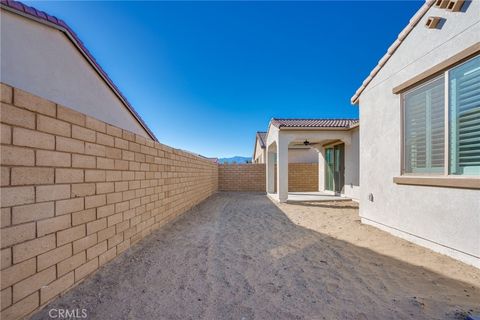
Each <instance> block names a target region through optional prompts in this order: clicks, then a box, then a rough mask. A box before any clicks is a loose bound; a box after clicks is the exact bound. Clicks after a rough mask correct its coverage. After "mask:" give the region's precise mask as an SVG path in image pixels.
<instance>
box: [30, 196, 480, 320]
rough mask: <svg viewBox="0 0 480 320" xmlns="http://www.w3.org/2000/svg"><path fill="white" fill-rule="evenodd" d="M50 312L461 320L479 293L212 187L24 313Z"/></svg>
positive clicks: (257, 200) (259, 201) (475, 308)
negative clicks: (88, 273) (119, 252)
mask: <svg viewBox="0 0 480 320" xmlns="http://www.w3.org/2000/svg"><path fill="white" fill-rule="evenodd" d="M332 210H335V209H332ZM418 274H421V275H422V277H421V278H420V279H423V280H421V281H419V280H418V279H419V277H415V278H413V277H411V275H418ZM52 308H57V309H58V308H67V309H76V308H79V309H82V308H85V309H86V310H87V313H88V319H462V318H464V317H465V315H466V314H467V313H468V312H480V289H479V288H477V287H475V286H472V285H471V284H467V283H464V282H461V281H456V280H453V279H449V278H448V277H445V276H442V275H439V274H436V273H434V272H432V271H429V270H426V269H424V268H422V267H418V266H414V265H411V264H408V263H405V262H402V261H399V260H396V259H392V258H391V257H387V256H384V255H381V254H378V253H376V252H374V251H372V250H369V249H366V248H362V247H358V246H355V245H352V244H351V243H348V242H345V241H341V240H337V239H334V238H332V237H329V236H327V235H325V234H322V233H319V232H316V231H313V230H310V229H307V228H304V227H300V226H298V225H296V224H294V223H292V221H291V220H290V219H289V218H288V217H287V216H286V215H285V214H284V213H283V212H282V211H281V210H280V209H279V208H278V207H277V206H276V205H274V204H273V203H272V202H271V201H270V200H269V199H268V198H267V197H266V196H265V195H261V194H247V193H219V194H217V195H214V196H213V197H211V198H210V199H209V200H207V201H205V202H204V203H202V204H200V205H199V206H197V207H196V208H194V209H192V210H190V211H189V212H188V213H186V214H185V215H184V216H182V217H181V218H180V219H179V220H177V221H175V222H173V223H171V224H169V225H167V226H165V227H163V228H161V229H159V230H157V231H155V232H153V233H152V234H151V235H150V236H149V237H147V238H146V239H144V240H143V241H141V242H140V243H139V244H138V245H136V246H134V247H133V248H131V249H130V250H128V251H127V252H126V253H125V254H123V255H122V256H120V257H119V258H117V259H116V260H114V261H113V262H111V263H109V264H108V265H106V266H105V267H103V268H102V269H100V270H99V271H98V272H97V273H96V274H95V275H94V276H92V277H91V278H89V279H87V280H86V281H85V282H83V283H81V284H80V285H78V286H77V287H75V288H74V289H72V290H71V291H69V292H68V293H66V294H65V295H64V296H62V297H60V298H59V299H57V300H55V301H54V302H53V303H51V304H50V305H48V306H46V307H45V308H44V309H43V310H42V311H40V312H39V313H37V314H35V315H34V316H33V317H32V319H48V318H49V317H48V311H49V310H50V309H52Z"/></svg>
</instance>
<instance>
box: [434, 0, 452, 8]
mask: <svg viewBox="0 0 480 320" xmlns="http://www.w3.org/2000/svg"><path fill="white" fill-rule="evenodd" d="M449 2H450V0H437V1H435V7H437V8H440V9H445V8H446V7H447V6H448V3H449Z"/></svg>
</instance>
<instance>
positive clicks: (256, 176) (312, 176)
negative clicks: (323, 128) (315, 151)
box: [218, 163, 318, 192]
mask: <svg viewBox="0 0 480 320" xmlns="http://www.w3.org/2000/svg"><path fill="white" fill-rule="evenodd" d="M275 172H276V168H275ZM275 185H276V176H275ZM218 189H219V190H220V191H241V192H266V166H265V164H260V163H250V164H220V165H219V166H218ZM288 191H291V192H299V191H305V192H308V191H318V163H289V164H288Z"/></svg>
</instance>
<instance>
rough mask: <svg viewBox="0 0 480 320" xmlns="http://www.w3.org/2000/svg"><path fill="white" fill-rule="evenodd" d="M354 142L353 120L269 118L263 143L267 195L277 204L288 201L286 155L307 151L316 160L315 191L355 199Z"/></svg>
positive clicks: (356, 159)
mask: <svg viewBox="0 0 480 320" xmlns="http://www.w3.org/2000/svg"><path fill="white" fill-rule="evenodd" d="M358 141H359V123H358V120H357V119H276V118H273V119H272V120H271V121H270V124H269V126H268V132H267V135H266V137H265V139H264V142H265V146H266V151H265V152H266V156H265V158H266V167H267V168H266V179H267V194H268V195H269V196H270V197H271V198H273V199H275V200H277V201H279V202H285V201H287V200H288V196H289V193H288V191H289V190H288V185H289V184H288V176H289V174H288V173H289V163H292V161H290V157H289V156H290V153H292V152H296V151H297V150H298V149H297V148H301V149H300V150H304V149H305V148H308V150H309V152H313V153H315V155H316V157H317V159H318V189H317V191H319V192H322V193H324V194H331V195H338V196H343V197H349V198H352V199H357V198H358V193H359V191H358V190H359V149H358ZM275 177H278V179H276V178H275ZM275 184H276V186H275Z"/></svg>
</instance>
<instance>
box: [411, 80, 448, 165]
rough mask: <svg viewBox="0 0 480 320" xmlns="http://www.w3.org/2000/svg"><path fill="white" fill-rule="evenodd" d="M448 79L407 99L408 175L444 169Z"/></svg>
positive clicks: (422, 87) (429, 84)
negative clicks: (446, 88)
mask: <svg viewBox="0 0 480 320" xmlns="http://www.w3.org/2000/svg"><path fill="white" fill-rule="evenodd" d="M444 81H445V80H444V77H440V78H437V79H436V80H434V81H432V82H430V83H428V84H426V85H424V86H421V87H419V88H417V89H415V90H413V91H411V92H409V93H407V94H406V95H405V98H404V99H405V100H404V112H405V113H404V116H405V119H404V125H405V127H404V131H405V135H404V139H405V140H404V144H405V149H404V150H405V172H406V173H438V172H443V169H444V162H445V159H444V155H445V96H444V94H445V91H444V87H445V83H444Z"/></svg>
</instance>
